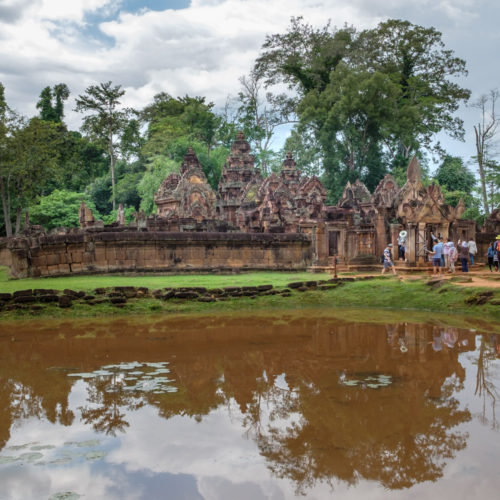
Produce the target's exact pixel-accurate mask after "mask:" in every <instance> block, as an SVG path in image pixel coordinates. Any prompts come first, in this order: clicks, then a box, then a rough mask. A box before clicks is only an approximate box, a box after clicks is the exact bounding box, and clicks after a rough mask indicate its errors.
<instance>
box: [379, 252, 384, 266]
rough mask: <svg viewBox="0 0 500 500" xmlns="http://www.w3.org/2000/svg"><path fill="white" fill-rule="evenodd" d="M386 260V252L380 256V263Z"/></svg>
mask: <svg viewBox="0 0 500 500" xmlns="http://www.w3.org/2000/svg"><path fill="white" fill-rule="evenodd" d="M384 262H385V257H384V254H382V255H381V256H380V263H381V264H383V263H384Z"/></svg>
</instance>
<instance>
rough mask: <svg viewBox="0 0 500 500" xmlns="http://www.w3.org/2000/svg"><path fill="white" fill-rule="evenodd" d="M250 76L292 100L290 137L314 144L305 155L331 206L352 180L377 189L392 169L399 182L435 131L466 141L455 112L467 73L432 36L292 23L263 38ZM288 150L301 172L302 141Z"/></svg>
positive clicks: (393, 23) (400, 27)
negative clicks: (283, 88)
mask: <svg viewBox="0 0 500 500" xmlns="http://www.w3.org/2000/svg"><path fill="white" fill-rule="evenodd" d="M254 71H255V72H256V73H257V74H258V75H259V76H261V77H262V78H264V79H265V82H266V84H267V85H275V84H280V83H285V84H287V85H288V86H289V87H290V88H291V89H294V90H295V91H296V92H297V94H296V102H297V108H296V110H297V114H298V117H299V126H298V127H297V129H296V134H298V135H304V134H305V137H306V139H305V141H302V142H308V143H311V142H313V141H311V137H312V136H314V145H315V146H316V148H315V149H313V150H312V151H311V152H309V156H310V157H311V159H314V160H316V161H317V158H318V157H319V158H320V163H321V169H322V170H323V171H324V176H325V177H324V178H325V179H326V182H327V184H328V188H329V189H330V190H331V194H330V196H331V197H333V193H338V192H340V191H341V189H342V188H343V184H344V183H345V181H346V180H351V181H352V180H355V179H356V178H360V179H362V180H363V181H364V182H366V183H367V184H368V185H369V187H370V188H371V189H373V187H374V186H376V184H377V183H378V181H379V180H380V179H381V178H382V176H383V175H384V174H385V172H386V167H385V165H388V164H389V165H390V164H391V163H392V167H393V172H394V173H395V174H396V175H399V170H400V169H402V168H404V169H406V166H407V163H408V160H409V158H410V157H411V156H412V155H413V154H415V153H419V152H423V151H425V150H426V149H427V150H428V149H430V148H432V147H433V146H432V141H433V139H434V138H435V135H436V134H437V133H438V132H447V133H448V134H450V135H451V136H453V137H456V138H462V137H463V126H462V121H461V120H459V119H458V118H456V117H454V116H453V113H454V112H455V111H456V110H457V109H458V106H459V105H460V104H461V103H463V102H465V101H466V100H467V99H468V97H469V94H470V92H469V91H468V90H466V89H463V88H461V87H460V86H459V85H458V84H457V83H455V81H453V80H452V79H453V78H455V77H457V76H461V75H463V74H466V71H465V62H464V61H463V60H462V59H459V58H456V57H454V55H453V52H452V51H451V50H448V49H446V48H445V46H444V43H443V42H442V39H441V33H439V32H438V31H437V30H435V29H434V28H424V27H421V26H417V25H413V24H411V23H409V22H407V21H400V20H389V21H386V22H383V23H380V24H379V25H378V26H377V27H376V28H375V29H371V30H365V31H362V32H360V33H357V32H356V31H355V30H354V29H352V28H343V29H341V30H337V29H331V28H330V26H329V25H327V26H325V27H324V28H322V29H315V28H313V27H311V26H310V25H308V24H306V23H304V22H303V21H302V19H301V18H292V20H291V24H290V26H289V29H288V31H287V32H286V33H285V34H276V35H271V36H268V37H267V38H266V41H265V43H264V45H263V47H262V53H261V54H260V56H259V57H258V59H257V61H256V63H255V67H254ZM288 145H291V146H294V148H295V149H296V150H298V153H299V154H298V157H299V162H300V163H302V162H303V158H305V157H306V155H305V154H304V148H303V147H300V141H299V140H297V139H296V138H294V139H290V141H289V143H288ZM301 150H302V151H301ZM401 159H404V163H405V165H404V167H403V166H402V165H401V163H402V161H401Z"/></svg>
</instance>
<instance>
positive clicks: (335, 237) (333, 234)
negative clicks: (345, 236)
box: [328, 231, 340, 257]
mask: <svg viewBox="0 0 500 500" xmlns="http://www.w3.org/2000/svg"><path fill="white" fill-rule="evenodd" d="M339 233H340V231H329V233H328V255H329V256H330V257H332V256H333V255H338V241H339Z"/></svg>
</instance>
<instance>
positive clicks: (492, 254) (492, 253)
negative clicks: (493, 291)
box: [488, 242, 498, 273]
mask: <svg viewBox="0 0 500 500" xmlns="http://www.w3.org/2000/svg"><path fill="white" fill-rule="evenodd" d="M494 257H495V242H492V243H491V245H490V246H489V247H488V267H489V268H490V273H492V272H493V258H494ZM496 270H497V271H498V260H497V269H496Z"/></svg>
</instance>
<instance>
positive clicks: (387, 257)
mask: <svg viewBox="0 0 500 500" xmlns="http://www.w3.org/2000/svg"><path fill="white" fill-rule="evenodd" d="M391 252H392V243H389V244H388V245H387V246H386V247H385V250H384V269H382V274H385V272H386V271H387V269H391V270H392V274H394V276H396V269H395V268H394V262H392V256H391Z"/></svg>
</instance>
